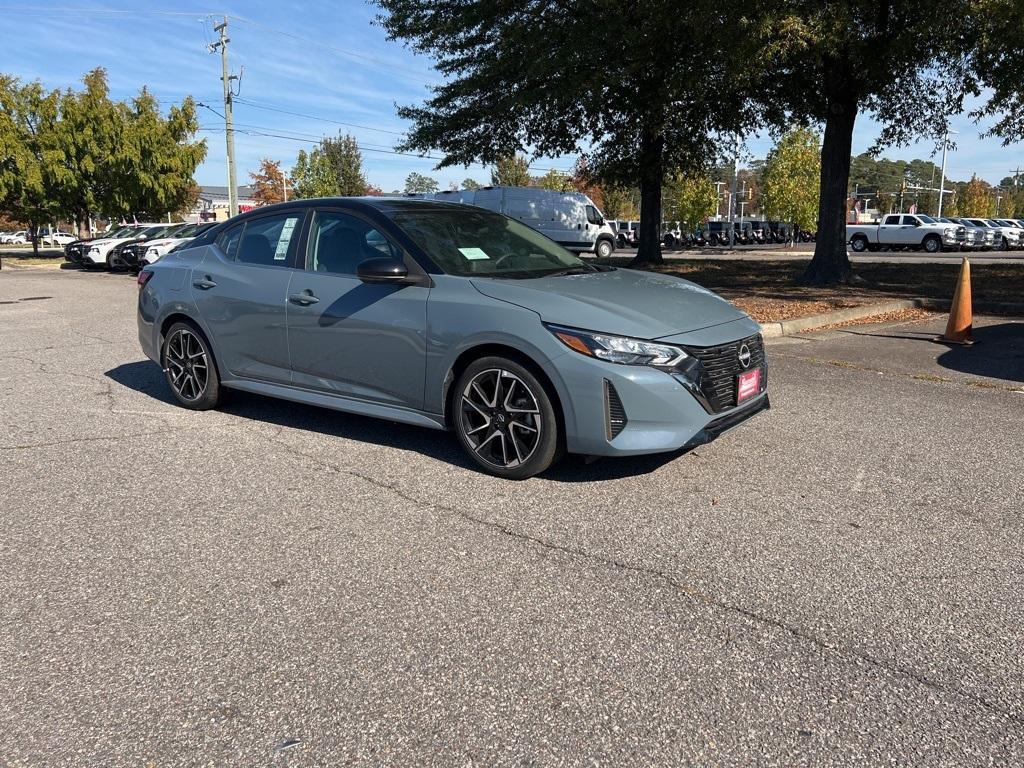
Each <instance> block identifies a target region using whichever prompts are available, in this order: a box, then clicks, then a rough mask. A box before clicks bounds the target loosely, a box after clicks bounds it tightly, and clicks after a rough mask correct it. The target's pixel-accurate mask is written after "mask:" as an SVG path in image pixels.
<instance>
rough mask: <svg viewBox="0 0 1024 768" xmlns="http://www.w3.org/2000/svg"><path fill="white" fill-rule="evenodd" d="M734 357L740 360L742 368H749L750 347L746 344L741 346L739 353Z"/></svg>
mask: <svg viewBox="0 0 1024 768" xmlns="http://www.w3.org/2000/svg"><path fill="white" fill-rule="evenodd" d="M736 358H737V359H738V360H739V361H740V365H742V366H743V367H744V368H749V367H750V347H748V346H747V345H746V344H744V345H743V346H741V347H740V351H739V354H738V355H736Z"/></svg>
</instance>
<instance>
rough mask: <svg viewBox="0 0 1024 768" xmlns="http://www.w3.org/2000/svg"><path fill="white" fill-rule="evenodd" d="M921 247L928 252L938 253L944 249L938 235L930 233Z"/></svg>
mask: <svg viewBox="0 0 1024 768" xmlns="http://www.w3.org/2000/svg"><path fill="white" fill-rule="evenodd" d="M921 247H922V248H924V250H925V252H926V253H938V252H939V251H941V250H942V241H941V240H940V239H939V236H938V235H928V237H926V238H925V239H924V240H923V241H922V243H921Z"/></svg>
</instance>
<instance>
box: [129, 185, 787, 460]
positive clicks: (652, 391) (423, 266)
mask: <svg viewBox="0 0 1024 768" xmlns="http://www.w3.org/2000/svg"><path fill="white" fill-rule="evenodd" d="M139 286H140V291H139V298H138V327H139V340H140V342H141V344H142V348H143V350H144V351H145V353H146V355H147V356H149V357H150V358H151V359H152V360H154V361H155V362H156V363H158V364H159V365H160V366H161V368H162V369H163V370H164V373H165V375H166V379H167V383H168V384H169V386H170V388H171V391H172V392H173V393H174V397H175V398H176V399H177V401H178V402H179V403H181V404H182V405H183V406H185V407H187V408H193V409H207V408H213V407H215V406H216V405H217V403H218V401H219V399H220V397H221V392H222V389H223V388H225V387H226V388H231V389H239V390H245V391H248V392H255V393H260V394H264V395H270V396H273V397H279V398H284V399H287V400H293V401H297V402H302V403H309V404H313V405H318V406H323V407H327V408H333V409H336V410H339V411H347V412H352V413H359V414H364V415H369V416H376V417H380V418H384V419H389V420H391V421H397V422H403V423H406V424H414V425H418V426H421V427H427V428H431V429H450V430H453V431H454V432H455V433H456V435H457V436H458V439H459V440H460V442H461V443H462V445H463V447H464V448H465V450H466V452H467V453H468V455H469V456H470V457H471V458H472V459H473V461H475V462H476V463H477V464H478V465H479V466H480V467H482V468H483V469H485V470H486V471H488V472H491V473H493V474H495V475H498V476H501V477H505V478H511V479H523V478H527V477H530V476H532V475H535V474H537V473H539V472H543V471H544V470H545V469H547V468H548V467H549V466H550V465H551V464H552V463H553V462H554V461H555V460H556V459H557V458H558V457H559V456H560V455H561V454H562V453H563V452H566V451H568V452H571V453H578V454H586V455H596V456H628V455H634V454H645V453H655V452H661V451H677V450H680V449H689V448H692V447H694V446H697V445H702V444H704V443H707V442H709V441H711V440H713V439H715V438H716V437H717V436H718V435H720V434H722V433H723V432H725V431H726V430H728V429H731V428H733V427H735V426H736V425H738V424H740V423H741V422H743V421H744V420H746V419H748V418H750V417H751V416H753V415H754V414H756V413H759V412H760V411H763V410H765V409H767V408H768V406H769V403H768V393H767V383H768V382H767V365H766V361H765V353H764V347H763V345H762V341H761V336H760V334H759V326H758V325H757V323H755V322H754V321H753V320H751V319H750V317H748V316H747V315H746V314H744V313H743V312H741V311H740V310H738V309H737V308H736V307H734V306H732V305H731V304H729V303H728V302H727V301H725V300H723V299H721V298H719V297H718V296H716V295H714V294H713V293H711V292H710V291H707V290H705V289H704V288H701V287H699V286H697V285H694V284H693V283H690V282H687V281H686V280H682V279H679V278H676V277H671V276H666V275H660V274H655V273H650V272H637V271H632V270H628V269H615V268H613V267H608V266H599V265H592V264H588V263H586V262H584V261H582V260H581V259H580V258H579V257H577V256H575V255H574V254H572V253H570V252H569V251H567V250H565V249H564V248H562V247H561V246H559V245H558V244H556V243H555V242H554V241H552V240H550V239H548V238H547V237H545V236H544V235H542V234H540V233H538V232H536V231H535V230H533V229H531V228H529V227H527V226H525V225H523V224H521V223H519V222H517V221H515V220H514V219H510V218H507V217H505V216H502V215H500V214H497V213H493V212H490V211H486V210H482V209H478V208H475V207H470V206H465V205H459V204H451V203H441V202H433V201H425V200H413V199H408V198H402V199H389V198H338V199H323V200H300V201H295V202H290V203H282V204H279V205H274V206H269V207H266V208H260V209H257V210H255V211H251V212H249V213H246V214H243V215H241V216H238V217H235V218H233V219H231V220H229V221H227V222H225V223H224V224H221V225H219V226H217V227H215V228H213V229H211V230H210V231H208V232H206V233H204V234H203V235H201V236H200V237H198V238H197V239H196V240H194V241H192V242H191V243H189V244H188V245H187V246H186V247H184V248H183V249H181V250H179V251H176V252H173V253H170V254H168V255H167V256H165V257H164V258H162V259H161V260H160V261H158V262H157V263H156V264H152V265H149V266H147V267H145V268H144V269H143V271H142V272H141V273H140V275H139Z"/></svg>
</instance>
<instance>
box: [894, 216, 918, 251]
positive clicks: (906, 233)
mask: <svg viewBox="0 0 1024 768" xmlns="http://www.w3.org/2000/svg"><path fill="white" fill-rule="evenodd" d="M919 224H920V222H919V221H918V220H917V218H916V217H914V216H904V217H903V219H902V221H901V222H900V228H899V243H900V245H920V244H921V233H920V232H918V226H919Z"/></svg>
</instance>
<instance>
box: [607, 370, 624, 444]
mask: <svg viewBox="0 0 1024 768" xmlns="http://www.w3.org/2000/svg"><path fill="white" fill-rule="evenodd" d="M604 417H605V433H606V435H607V437H608V439H609V440H613V439H615V438H616V437H618V436H619V434H620V433H621V432H622V430H624V429H625V428H626V424H627V423H628V422H629V419H627V418H626V409H625V408H624V407H623V405H622V400H621V399H620V398H619V393H618V392H616V391H615V387H613V386H612V383H611V382H610V381H608V379H605V380H604Z"/></svg>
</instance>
